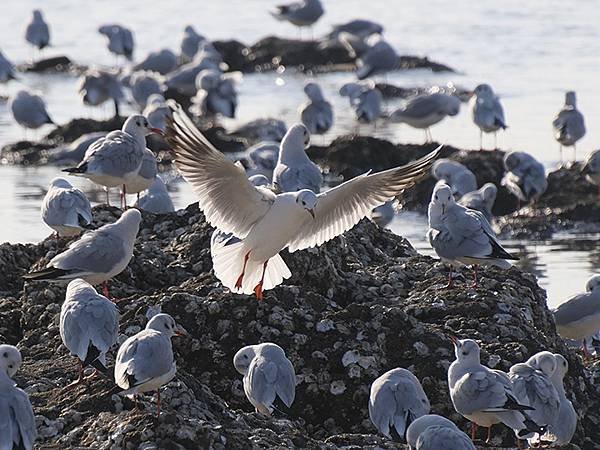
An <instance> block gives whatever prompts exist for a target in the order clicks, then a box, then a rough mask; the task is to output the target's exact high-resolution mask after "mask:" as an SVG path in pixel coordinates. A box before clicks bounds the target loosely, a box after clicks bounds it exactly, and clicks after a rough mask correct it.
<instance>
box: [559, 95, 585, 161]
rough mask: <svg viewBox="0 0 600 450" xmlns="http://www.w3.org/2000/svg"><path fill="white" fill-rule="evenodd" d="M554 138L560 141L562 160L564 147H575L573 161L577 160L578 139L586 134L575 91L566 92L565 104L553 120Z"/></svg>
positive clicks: (561, 158)
mask: <svg viewBox="0 0 600 450" xmlns="http://www.w3.org/2000/svg"><path fill="white" fill-rule="evenodd" d="M552 128H554V139H556V140H557V141H558V143H559V149H560V161H561V162H562V160H563V154H562V148H563V146H565V147H571V146H572V147H573V152H574V153H573V161H576V160H577V141H578V140H579V139H581V138H582V137H583V136H585V121H584V120H583V114H581V112H580V111H579V110H578V109H577V97H576V95H575V92H573V91H569V92H567V93H566V94H565V105H564V106H563V107H562V109H561V110H560V112H559V113H558V114H557V115H556V117H555V118H554V120H553V121H552Z"/></svg>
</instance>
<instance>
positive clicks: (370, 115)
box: [355, 89, 383, 122]
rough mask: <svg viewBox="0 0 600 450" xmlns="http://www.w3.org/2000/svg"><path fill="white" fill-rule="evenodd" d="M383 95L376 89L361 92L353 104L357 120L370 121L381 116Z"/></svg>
mask: <svg viewBox="0 0 600 450" xmlns="http://www.w3.org/2000/svg"><path fill="white" fill-rule="evenodd" d="M382 102H383V97H382V95H381V92H379V90H377V89H371V90H369V91H366V92H362V93H361V94H360V97H359V99H358V102H357V104H356V105H355V109H356V117H357V119H358V120H359V121H364V122H372V121H373V120H375V119H377V118H378V117H379V116H381V104H382Z"/></svg>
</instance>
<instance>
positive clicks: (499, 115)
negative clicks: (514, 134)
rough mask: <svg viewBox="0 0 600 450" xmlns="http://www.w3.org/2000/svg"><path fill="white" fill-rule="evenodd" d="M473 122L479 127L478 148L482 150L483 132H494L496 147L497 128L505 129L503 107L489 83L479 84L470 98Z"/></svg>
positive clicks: (496, 145)
mask: <svg viewBox="0 0 600 450" xmlns="http://www.w3.org/2000/svg"><path fill="white" fill-rule="evenodd" d="M471 112H472V114H473V122H474V123H475V125H477V126H478V127H479V149H480V150H483V133H494V149H495V150H496V149H498V139H497V138H498V136H497V134H498V130H499V129H501V128H502V129H503V130H506V129H507V128H508V126H507V125H506V120H505V119H504V109H503V108H502V104H501V103H500V100H499V99H498V97H497V96H496V94H495V93H494V91H493V89H492V87H491V86H490V85H489V84H480V85H479V86H477V87H476V88H475V90H474V91H473V98H472V100H471Z"/></svg>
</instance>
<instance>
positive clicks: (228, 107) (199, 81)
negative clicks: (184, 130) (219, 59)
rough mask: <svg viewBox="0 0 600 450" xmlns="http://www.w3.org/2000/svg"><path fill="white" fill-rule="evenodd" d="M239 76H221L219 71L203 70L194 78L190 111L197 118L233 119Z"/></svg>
mask: <svg viewBox="0 0 600 450" xmlns="http://www.w3.org/2000/svg"><path fill="white" fill-rule="evenodd" d="M238 80H239V74H223V73H221V71H219V70H214V69H205V70H202V71H201V72H200V73H199V74H198V76H197V77H196V95H195V96H194V97H192V103H193V106H192V107H191V108H190V111H191V112H193V113H194V114H196V115H198V116H216V115H217V114H220V115H222V116H224V117H229V118H233V117H235V110H236V108H237V92H236V88H235V85H236V83H238Z"/></svg>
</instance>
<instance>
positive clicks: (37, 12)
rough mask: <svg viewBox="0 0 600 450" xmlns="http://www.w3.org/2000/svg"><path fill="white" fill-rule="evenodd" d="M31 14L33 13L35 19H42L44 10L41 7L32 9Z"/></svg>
mask: <svg viewBox="0 0 600 450" xmlns="http://www.w3.org/2000/svg"><path fill="white" fill-rule="evenodd" d="M31 14H32V15H33V18H34V19H35V20H41V18H42V12H41V11H40V10H39V9H34V10H33V11H31Z"/></svg>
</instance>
